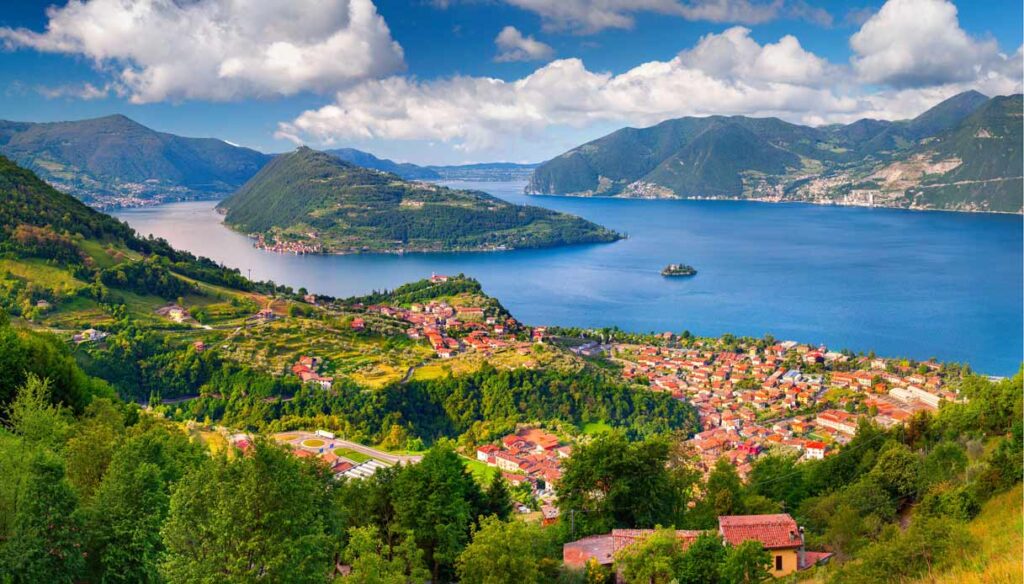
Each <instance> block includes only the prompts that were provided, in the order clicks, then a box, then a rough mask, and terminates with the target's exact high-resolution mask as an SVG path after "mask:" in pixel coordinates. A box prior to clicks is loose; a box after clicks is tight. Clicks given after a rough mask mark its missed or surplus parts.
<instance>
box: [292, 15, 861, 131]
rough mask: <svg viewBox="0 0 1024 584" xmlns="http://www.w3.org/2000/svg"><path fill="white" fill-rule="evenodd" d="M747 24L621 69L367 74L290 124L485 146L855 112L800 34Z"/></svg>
mask: <svg viewBox="0 0 1024 584" xmlns="http://www.w3.org/2000/svg"><path fill="white" fill-rule="evenodd" d="M749 33H750V31H749V30H748V29H745V28H742V27H734V28H731V29H729V30H727V31H725V32H723V33H721V34H719V35H708V36H706V37H704V38H703V39H702V40H701V41H700V43H698V45H697V46H696V47H694V48H693V49H691V50H689V51H684V52H682V53H680V54H679V55H677V56H676V57H675V58H673V59H671V60H668V61H652V62H648V63H644V64H641V65H639V66H637V67H634V68H633V69H630V70H628V71H626V72H624V73H621V74H619V75H613V74H610V73H604V72H594V71H590V70H588V69H587V68H586V67H585V66H584V64H583V62H582V61H581V60H579V59H560V60H556V61H553V62H551V63H549V64H547V65H546V66H544V67H541V68H540V69H537V70H536V71H534V72H533V73H531V74H530V75H528V76H526V77H523V78H521V79H518V80H515V81H503V80H500V79H492V78H487V77H453V78H449V79H442V80H436V81H417V80H411V79H408V78H402V77H392V78H388V79H383V80H376V81H368V82H366V83H363V84H360V85H359V86H357V87H353V88H350V89H344V90H341V91H339V92H338V93H337V95H336V99H335V102H334V103H332V104H330V105H328V106H325V107H323V108H320V109H317V110H309V111H306V112H304V113H303V114H301V115H300V116H299V117H297V118H296V119H294V120H292V121H291V122H287V123H282V124H281V125H280V127H279V129H278V134H277V135H278V136H279V137H283V138H288V139H291V140H294V141H296V142H301V141H306V140H310V141H315V142H320V143H332V142H335V141H338V140H347V139H372V138H383V139H400V140H441V141H444V142H448V143H450V144H453V145H454V146H455V147H457V148H461V149H465V150H486V149H489V148H492V147H494V146H495V145H496V144H498V143H500V142H501V141H503V140H507V139H508V138H509V137H510V136H522V135H530V134H531V133H532V134H537V133H539V132H540V131H542V130H543V129H545V128H547V127H549V126H555V125H567V126H574V127H582V126H585V125H587V124H591V123H593V122H598V121H614V122H624V123H630V124H651V123H655V122H658V121H661V120H663V119H666V118H671V117H678V116H684V115H709V114H755V115H780V116H783V117H786V118H789V119H795V120H801V119H802V118H803V117H804V116H805V114H808V113H809V112H813V115H816V116H817V115H821V114H825V115H840V116H846V115H851V114H852V113H853V112H856V111H858V110H859V109H860V108H862V107H864V104H862V103H860V102H859V101H858V100H857V99H854V98H850V97H846V96H841V95H837V94H835V93H834V92H833V91H832V90H831V89H829V88H827V87H822V86H821V77H822V75H823V73H824V72H825V71H826V69H827V63H826V62H825V61H824V60H822V59H820V58H819V57H817V56H815V55H813V54H811V53H809V52H807V51H805V50H803V49H802V48H801V47H800V44H799V42H797V41H796V39H795V38H793V37H783V38H782V39H781V40H780V41H779V42H777V43H769V44H766V45H759V44H758V43H757V42H756V41H754V40H753V39H751V38H750V37H749Z"/></svg>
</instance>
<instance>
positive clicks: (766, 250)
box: [115, 183, 1024, 375]
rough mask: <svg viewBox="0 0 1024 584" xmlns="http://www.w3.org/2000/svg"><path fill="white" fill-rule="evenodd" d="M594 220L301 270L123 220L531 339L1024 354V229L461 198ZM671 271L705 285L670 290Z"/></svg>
mask: <svg viewBox="0 0 1024 584" xmlns="http://www.w3.org/2000/svg"><path fill="white" fill-rule="evenodd" d="M447 184H449V185H450V186H454V187H459V188H476V189H479V190H483V191H487V192H489V193H491V194H493V195H495V196H498V197H501V198H503V199H506V200H509V201H512V202H515V203H523V204H533V205H539V206H542V207H547V208H550V209H555V210H558V211H565V212H569V213H573V214H576V215H580V216H582V217H585V218H587V219H590V220H592V221H595V222H597V223H600V224H602V225H605V226H607V227H611V228H613V229H616V230H618V231H620V232H622V233H626V234H628V235H629V238H628V239H625V240H623V241H619V242H616V243H611V244H600V245H586V246H571V247H563V248H556V249H545V250H521V251H510V252H495V253H462V254H407V255H404V256H397V255H351V256H294V255H279V254H274V253H272V252H266V251H261V250H258V249H255V248H253V247H252V245H251V243H250V242H249V240H248V238H247V237H245V236H243V235H240V234H237V233H234V232H232V231H230V230H228V229H227V228H226V227H224V226H223V225H221V222H220V216H219V215H218V214H217V213H216V212H215V211H214V210H213V208H214V205H215V204H216V203H215V202H211V201H202V202H186V203H173V204H168V205H163V206H158V207H150V208H141V209H129V210H122V211H119V212H117V213H116V214H115V215H116V216H117V217H119V218H121V219H123V220H125V221H127V222H128V223H129V224H130V225H131V226H132V227H134V228H135V229H136V230H137V231H139V232H140V233H142V234H144V235H145V234H153V235H156V236H158V237H163V238H166V239H167V240H168V241H169V242H170V243H171V244H173V245H174V246H175V247H177V248H180V249H186V250H189V251H191V252H192V253H195V254H197V255H204V256H207V257H210V258H212V259H214V260H217V261H219V262H222V263H224V264H225V265H228V266H230V267H234V268H239V269H240V270H242V273H243V274H246V273H250V270H251V276H252V277H253V278H255V279H260V280H266V279H270V280H274V281H275V282H278V283H283V284H287V285H290V286H292V287H294V288H299V287H305V288H307V289H308V290H309V291H311V292H317V293H322V294H329V295H332V296H339V297H343V296H351V295H356V294H363V293H366V292H370V291H372V290H375V289H376V290H379V289H384V288H393V287H395V286H398V285H400V284H403V283H405V282H410V281H413V280H417V279H420V278H423V277H425V276H429V275H430V274H431V273H439V274H455V273H459V272H462V273H465V274H467V275H470V276H472V277H474V278H477V279H478V280H480V282H481V283H482V284H483V287H484V290H485V291H486V292H487V293H489V294H491V295H493V296H495V297H497V298H498V299H499V300H501V302H502V303H503V304H504V305H505V306H506V307H507V308H508V309H509V310H510V311H512V313H513V314H514V315H515V316H516V317H517V318H519V319H520V320H522V321H524V322H526V323H529V324H558V325H565V326H582V327H602V326H608V327H611V326H617V327H619V328H621V329H625V330H631V331H641V332H649V331H656V332H661V331H669V330H671V331H676V332H679V331H682V330H684V329H685V330H689V331H691V332H693V333H695V334H699V335H714V336H717V335H721V334H723V333H733V334H737V335H752V336H762V335H764V334H766V333H771V334H772V335H774V336H775V337H776V338H780V339H792V340H797V341H802V342H808V343H824V344H827V345H828V346H829V347H831V348H835V349H841V348H849V349H852V350H854V351H865V352H866V351H871V350H874V351H876V352H877V353H878V354H880V355H886V356H906V357H912V358H916V359H926V358H929V357H937V358H939V359H942V360H947V361H960V362H969V363H970V364H971V365H972V366H973V367H974V368H975V369H977V370H979V371H982V372H984V373H988V374H992V375H1012V374H1013V373H1015V372H1016V371H1017V369H1018V367H1019V366H1020V364H1021V360H1022V358H1024V356H1022V353H1024V341H1022V329H1024V309H1022V306H1024V284H1022V281H1024V267H1022V266H1024V254H1022V246H1024V239H1022V220H1021V217H1020V216H1012V215H983V214H969V213H945V212H920V211H903V210H895V209H867V208H856V207H830V206H818V205H807V204H796V203H794V204H770V203H755V202H733V201H630V200H615V199H578V198H572V197H530V196H526V195H524V194H522V188H523V183H447ZM669 263H685V264H690V265H692V266H694V267H695V268H696V269H697V270H698V272H699V273H698V274H697V275H696V276H694V277H692V278H664V277H662V276H661V275H660V274H659V272H660V270H661V269H662V268H663V267H664V266H665V265H666V264H669Z"/></svg>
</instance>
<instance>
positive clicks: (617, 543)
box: [612, 529, 703, 554]
mask: <svg viewBox="0 0 1024 584" xmlns="http://www.w3.org/2000/svg"><path fill="white" fill-rule="evenodd" d="M652 533H654V530H653V529H613V530H612V553H613V554H616V553H618V552H619V550H621V549H622V548H624V547H626V546H629V545H632V544H634V543H637V542H640V541H643V540H645V539H647V538H648V537H650V536H651V534H652ZM701 533H703V532H701V531H691V530H685V529H677V530H676V539H677V540H679V543H680V545H682V546H683V549H686V548H688V547H690V544H691V543H693V541H694V540H695V539H697V537H699V536H700V534H701Z"/></svg>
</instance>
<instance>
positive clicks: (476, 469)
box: [462, 456, 498, 485]
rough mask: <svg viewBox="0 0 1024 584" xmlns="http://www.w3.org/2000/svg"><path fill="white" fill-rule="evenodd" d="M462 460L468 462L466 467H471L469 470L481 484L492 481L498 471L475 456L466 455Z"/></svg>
mask: <svg viewBox="0 0 1024 584" xmlns="http://www.w3.org/2000/svg"><path fill="white" fill-rule="evenodd" d="M462 460H463V461H464V462H465V463H466V468H468V469H469V472H471V473H473V477H474V478H475V479H476V482H478V483H480V484H481V485H486V484H488V483H490V482H491V480H492V478H493V477H494V473H496V472H498V469H496V468H494V467H491V466H487V464H486V463H484V462H480V461H479V460H477V459H475V458H469V457H468V456H464V457H462Z"/></svg>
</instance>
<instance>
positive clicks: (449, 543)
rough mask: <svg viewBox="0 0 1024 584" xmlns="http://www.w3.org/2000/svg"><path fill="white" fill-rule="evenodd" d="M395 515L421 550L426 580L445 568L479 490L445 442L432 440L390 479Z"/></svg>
mask: <svg viewBox="0 0 1024 584" xmlns="http://www.w3.org/2000/svg"><path fill="white" fill-rule="evenodd" d="M394 496H395V499H394V506H395V519H396V523H397V525H398V526H399V528H400V529H402V530H407V531H409V532H411V533H412V536H413V537H414V538H415V540H416V544H417V545H418V546H419V547H420V548H422V549H423V550H424V552H425V554H426V561H427V564H428V566H430V570H431V575H432V578H431V579H432V580H434V581H435V582H436V581H440V580H441V576H442V572H444V573H448V572H450V571H451V569H452V568H453V567H454V564H455V561H456V560H457V559H458V557H459V554H460V553H462V550H463V548H464V547H465V546H466V543H467V542H468V541H469V528H470V525H471V524H472V523H473V521H474V520H475V519H476V517H478V516H479V514H480V511H481V510H482V499H483V495H482V493H481V492H480V487H479V486H477V484H476V481H475V480H474V479H473V477H472V475H470V474H469V471H467V470H466V467H465V465H464V464H463V462H462V460H461V459H460V458H459V455H458V454H456V453H455V450H454V449H453V448H452V446H451V444H450V443H447V442H442V443H439V444H437V445H435V446H434V447H433V448H431V449H430V451H428V452H427V454H426V455H424V457H423V459H422V460H421V461H420V463H419V464H415V465H412V466H407V467H404V468H403V469H402V472H401V473H400V474H399V476H398V478H397V479H396V481H395V495H394Z"/></svg>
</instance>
